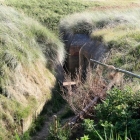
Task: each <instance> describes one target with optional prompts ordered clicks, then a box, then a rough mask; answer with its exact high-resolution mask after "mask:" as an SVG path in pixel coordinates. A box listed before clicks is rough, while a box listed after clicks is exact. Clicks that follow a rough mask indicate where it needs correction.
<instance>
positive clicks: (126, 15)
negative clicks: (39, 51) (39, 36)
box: [60, 8, 140, 73]
mask: <svg viewBox="0 0 140 140" xmlns="http://www.w3.org/2000/svg"><path fill="white" fill-rule="evenodd" d="M139 11H140V9H139V8H135V9H125V10H124V9H123V10H120V11H116V10H114V11H110V10H107V11H94V12H90V13H89V12H83V13H76V14H73V15H70V16H66V17H65V18H64V19H62V20H61V22H60V30H61V31H63V32H69V33H70V32H71V33H85V34H87V33H89V35H90V37H91V38H92V39H99V38H100V39H102V41H103V43H104V44H106V45H107V46H108V47H109V48H110V50H111V51H112V53H111V55H110V57H109V59H108V60H107V63H108V64H113V65H115V66H116V67H120V68H123V69H126V70H130V71H134V72H137V73H139V68H140V65H139V63H138V62H137V59H139V55H138V54H139V41H140V32H139V23H140V18H139ZM87 25H88V27H90V28H87ZM136 50H137V51H136Z"/></svg>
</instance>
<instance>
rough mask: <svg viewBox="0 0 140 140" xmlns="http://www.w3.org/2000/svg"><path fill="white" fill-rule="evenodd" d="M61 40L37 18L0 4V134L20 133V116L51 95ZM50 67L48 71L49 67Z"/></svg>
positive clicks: (30, 112)
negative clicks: (36, 19) (34, 18)
mask: <svg viewBox="0 0 140 140" xmlns="http://www.w3.org/2000/svg"><path fill="white" fill-rule="evenodd" d="M64 57H65V51H64V48H63V43H61V42H60V41H59V39H58V38H57V37H56V36H55V35H54V34H53V33H51V32H50V31H49V30H48V29H46V28H45V27H44V26H42V25H41V24H40V23H38V22H37V21H35V20H33V19H31V18H28V17H26V16H25V15H24V14H20V13H19V12H17V11H15V10H14V9H13V8H10V7H7V6H0V129H1V131H0V137H1V138H2V139H6V140H8V139H13V137H14V135H15V133H18V134H19V133H21V132H22V128H21V119H25V120H26V118H27V117H28V116H29V115H31V116H32V115H33V116H34V117H35V116H36V110H37V108H38V107H39V105H40V104H41V103H43V102H46V101H48V100H49V99H50V98H51V88H52V87H53V86H54V84H55V78H54V75H53V74H52V71H53V69H54V68H55V65H58V64H60V63H63V60H64ZM50 70H51V71H50Z"/></svg>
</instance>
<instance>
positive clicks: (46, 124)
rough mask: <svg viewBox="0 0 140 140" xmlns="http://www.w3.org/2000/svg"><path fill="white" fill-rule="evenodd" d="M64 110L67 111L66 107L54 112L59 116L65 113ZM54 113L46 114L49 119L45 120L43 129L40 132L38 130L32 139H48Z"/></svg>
mask: <svg viewBox="0 0 140 140" xmlns="http://www.w3.org/2000/svg"><path fill="white" fill-rule="evenodd" d="M64 111H65V107H63V108H62V109H61V110H60V111H58V112H57V113H54V114H53V115H57V116H58V117H59V116H60V115H61V114H63V113H64ZM53 115H52V116H50V117H48V116H47V115H46V118H48V119H46V120H45V122H44V125H43V126H42V129H41V130H40V131H39V132H37V134H36V135H35V136H33V137H32V139H31V140H46V138H47V136H48V135H49V127H50V124H51V123H52V121H53Z"/></svg>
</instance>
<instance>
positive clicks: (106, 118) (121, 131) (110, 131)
mask: <svg viewBox="0 0 140 140" xmlns="http://www.w3.org/2000/svg"><path fill="white" fill-rule="evenodd" d="M139 105H140V95H139V92H137V93H133V92H132V90H131V89H130V88H127V89H124V90H119V89H116V88H114V89H113V90H112V91H110V92H109V93H108V96H107V99H106V100H105V101H104V103H103V104H98V105H97V106H96V108H95V112H96V118H97V121H98V123H96V122H94V121H92V120H85V122H84V128H85V134H87V135H88V136H89V138H90V139H95V140H96V139H97V140H98V139H101V138H99V135H98V133H99V134H100V136H101V137H102V139H109V138H110V137H112V138H113V139H116V140H118V139H120V138H122V139H125V137H126V136H127V139H128V138H129V139H133V140H138V139H139V138H140V131H139V127H140V119H139V116H140V112H139V110H140V108H139ZM125 130H126V131H125ZM97 132H98V133H97ZM116 137H117V138H116Z"/></svg>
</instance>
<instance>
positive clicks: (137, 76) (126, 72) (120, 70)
mask: <svg viewBox="0 0 140 140" xmlns="http://www.w3.org/2000/svg"><path fill="white" fill-rule="evenodd" d="M90 61H92V62H94V63H97V64H99V65H102V66H104V67H108V66H109V65H107V64H103V63H101V62H99V61H96V60H93V59H90ZM114 70H116V71H118V72H122V73H125V74H128V75H131V76H133V77H136V78H138V79H140V75H137V74H135V73H132V72H130V71H127V70H123V69H119V68H115V69H114Z"/></svg>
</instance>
